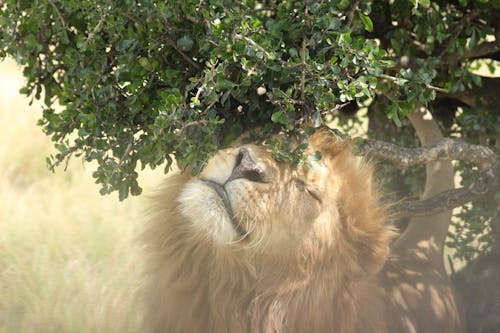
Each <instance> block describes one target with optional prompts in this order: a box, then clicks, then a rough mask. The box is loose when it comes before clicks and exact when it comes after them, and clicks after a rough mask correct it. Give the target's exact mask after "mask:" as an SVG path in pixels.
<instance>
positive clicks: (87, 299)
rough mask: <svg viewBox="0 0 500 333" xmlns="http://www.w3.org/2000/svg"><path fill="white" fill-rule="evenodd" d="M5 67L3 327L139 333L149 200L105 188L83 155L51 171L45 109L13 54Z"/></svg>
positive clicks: (1, 120) (0, 107) (0, 96)
mask: <svg viewBox="0 0 500 333" xmlns="http://www.w3.org/2000/svg"><path fill="white" fill-rule="evenodd" d="M0 73H1V74H0V333H11V332H12V333H14V332H15V333H17V332H23V333H25V332H26V333H29V332H137V331H138V322H139V320H140V312H139V310H140V309H139V308H140V307H139V305H138V302H137V297H136V294H137V293H136V292H137V290H138V288H139V286H140V285H139V284H140V276H139V274H140V257H139V255H140V254H139V253H140V249H139V246H138V245H137V244H136V243H135V242H134V241H135V238H136V237H137V235H138V234H139V233H140V229H141V218H140V215H141V211H142V209H143V207H144V202H145V200H144V199H143V198H131V199H127V200H126V201H125V202H123V203H120V202H119V201H118V199H117V195H111V196H106V197H103V196H100V195H99V194H98V187H97V185H95V184H93V181H92V177H91V171H92V169H93V167H92V166H89V165H83V164H82V162H81V161H79V160H77V159H75V160H74V161H73V162H72V163H70V164H69V166H68V170H67V171H66V172H64V171H63V170H62V168H60V169H59V170H57V172H56V173H55V174H53V173H50V172H49V171H48V170H47V168H46V167H45V156H47V155H48V154H49V153H50V152H51V149H52V148H51V142H50V140H49V139H48V138H47V137H45V135H44V134H43V133H42V132H41V128H39V127H37V126H36V125H35V123H36V119H37V118H38V116H39V115H40V112H41V107H40V105H39V104H36V103H35V104H34V105H33V106H31V107H30V106H28V102H29V101H28V100H27V99H26V98H25V97H23V96H21V95H19V94H18V93H17V91H18V90H19V88H20V87H21V85H22V82H23V81H22V75H21V70H20V69H19V68H17V67H16V66H15V64H14V63H13V61H10V60H8V61H4V62H3V63H0ZM158 177H159V175H156V176H154V175H152V174H150V175H148V176H146V178H145V179H143V182H145V183H146V184H147V183H148V182H149V183H151V184H153V183H154V182H155V181H156V180H157V179H158ZM150 187H152V186H150ZM146 192H147V186H146Z"/></svg>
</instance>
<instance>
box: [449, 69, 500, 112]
mask: <svg viewBox="0 0 500 333" xmlns="http://www.w3.org/2000/svg"><path fill="white" fill-rule="evenodd" d="M440 95H442V96H444V97H449V98H453V99H457V100H459V101H461V102H463V103H465V104H467V105H469V106H470V107H478V106H482V107H486V108H500V78H498V77H485V76H482V77H481V86H475V87H473V88H471V89H468V90H464V91H460V92H455V93H440Z"/></svg>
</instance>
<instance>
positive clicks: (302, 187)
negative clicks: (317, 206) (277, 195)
mask: <svg viewBox="0 0 500 333" xmlns="http://www.w3.org/2000/svg"><path fill="white" fill-rule="evenodd" d="M293 182H294V185H295V187H296V188H297V190H299V191H300V192H305V193H307V194H308V195H309V196H311V197H312V198H313V199H315V200H317V201H318V202H319V203H321V202H322V200H321V196H320V193H319V191H318V189H317V188H315V186H314V185H311V184H307V183H306V182H305V181H303V180H302V179H299V178H295V179H294V180H293Z"/></svg>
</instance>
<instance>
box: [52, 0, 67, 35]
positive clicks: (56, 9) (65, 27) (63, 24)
mask: <svg viewBox="0 0 500 333" xmlns="http://www.w3.org/2000/svg"><path fill="white" fill-rule="evenodd" d="M49 2H50V4H51V5H52V7H54V10H55V11H56V13H57V16H59V19H60V20H61V23H62V26H63V27H64V29H66V30H68V26H67V25H66V21H64V18H63V17H62V15H61V12H60V11H59V9H58V8H57V6H56V4H55V3H54V1H53V0H49Z"/></svg>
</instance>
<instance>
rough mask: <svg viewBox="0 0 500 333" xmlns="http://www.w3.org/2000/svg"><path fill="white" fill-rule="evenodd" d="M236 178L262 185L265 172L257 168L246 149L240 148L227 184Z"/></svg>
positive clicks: (259, 167)
mask: <svg viewBox="0 0 500 333" xmlns="http://www.w3.org/2000/svg"><path fill="white" fill-rule="evenodd" d="M238 178H245V179H248V180H250V181H253V182H259V183H264V182H265V171H264V169H263V168H262V167H261V166H259V165H258V164H257V163H256V162H255V161H254V160H253V159H252V157H251V156H250V151H249V150H248V149H247V148H241V149H240V151H239V152H238V156H237V157H236V164H235V166H234V169H233V172H232V173H231V176H230V177H229V179H228V180H227V181H228V182H229V181H231V180H234V179H238Z"/></svg>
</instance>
